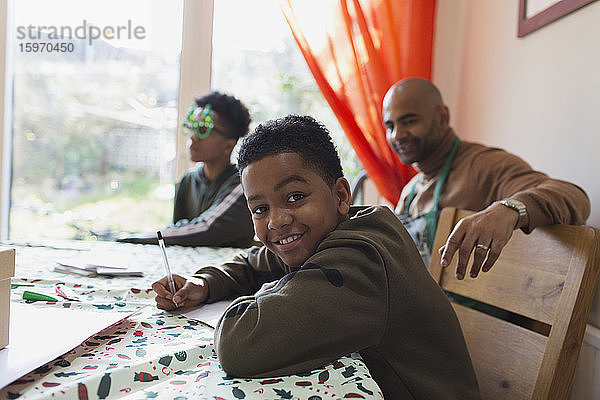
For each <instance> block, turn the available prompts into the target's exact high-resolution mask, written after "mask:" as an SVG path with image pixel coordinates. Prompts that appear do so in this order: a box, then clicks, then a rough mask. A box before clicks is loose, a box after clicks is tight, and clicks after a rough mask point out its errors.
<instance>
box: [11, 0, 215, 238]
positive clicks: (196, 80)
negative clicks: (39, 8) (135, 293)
mask: <svg viewBox="0 0 600 400" xmlns="http://www.w3.org/2000/svg"><path fill="white" fill-rule="evenodd" d="M14 1H16V0H8V1H1V2H0V21H3V22H4V26H5V27H6V28H5V29H0V241H2V240H6V239H8V227H9V218H10V180H11V178H12V171H11V169H12V139H13V138H12V93H13V86H12V79H10V80H9V79H8V77H12V65H13V60H12V52H13V51H14V49H10V48H9V47H8V44H9V43H11V42H12V40H13V37H14V29H13V27H12V25H9V24H11V23H12V21H9V20H8V15H12V14H13V12H12V8H11V7H12V6H13V4H14V3H13V2H14ZM213 1H214V0H183V22H182V23H183V28H182V43H181V57H180V60H179V68H180V69H179V89H178V94H177V120H178V121H182V120H183V118H184V117H185V116H186V115H187V111H188V109H189V107H190V105H191V104H192V103H193V101H194V98H195V97H196V96H198V95H200V94H202V93H206V92H208V91H209V90H210V77H211V56H212V30H213V29H212V27H213V10H214V3H213ZM176 135H177V138H176V149H175V164H176V167H175V177H174V178H175V182H177V181H178V180H179V178H180V177H181V176H182V175H183V174H184V173H185V171H187V170H188V169H189V168H191V167H192V166H193V163H192V161H191V160H190V159H189V155H188V150H187V139H186V138H185V137H184V136H183V135H181V126H180V124H177V133H176Z"/></svg>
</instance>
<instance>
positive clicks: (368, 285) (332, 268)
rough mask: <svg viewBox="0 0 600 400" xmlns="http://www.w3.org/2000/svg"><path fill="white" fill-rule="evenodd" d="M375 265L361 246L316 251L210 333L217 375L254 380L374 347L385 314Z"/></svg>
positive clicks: (244, 300) (375, 257) (242, 302)
mask: <svg viewBox="0 0 600 400" xmlns="http://www.w3.org/2000/svg"><path fill="white" fill-rule="evenodd" d="M385 276H386V275H385V271H384V267H383V262H382V260H381V257H380V256H379V254H378V253H377V251H376V250H375V249H374V248H373V247H371V246H370V245H367V244H362V245H356V246H354V247H343V248H340V247H337V248H330V249H326V250H322V251H320V252H319V253H317V254H316V255H315V256H313V257H311V258H310V259H309V260H308V261H307V263H305V264H304V265H303V266H302V267H301V268H300V269H299V270H298V271H294V272H291V273H289V274H287V275H285V276H284V277H283V278H281V279H280V280H279V281H278V282H277V284H275V285H274V286H273V287H271V288H270V289H266V290H261V291H260V292H259V293H258V294H257V295H256V296H245V297H240V298H238V299H237V300H236V301H234V302H233V303H232V304H231V305H230V306H229V308H228V309H227V311H226V312H225V313H224V315H223V317H222V318H221V320H220V321H219V324H218V325H217V329H216V331H215V346H216V349H217V355H218V356H219V360H220V362H221V365H222V366H223V369H224V370H225V372H227V373H228V374H230V375H232V376H242V377H261V376H277V375H282V374H293V373H300V372H304V371H308V370H311V369H314V368H317V367H320V366H322V365H324V364H326V363H328V362H331V361H333V360H335V359H337V358H339V357H340V356H343V355H346V354H348V353H350V352H353V351H358V350H360V349H364V348H367V347H371V346H374V345H376V344H378V343H379V341H380V340H381V336H382V335H383V332H384V331H385V329H384V326H385V323H386V318H385V315H386V312H387V303H386V299H387V293H386V287H387V285H386V279H385Z"/></svg>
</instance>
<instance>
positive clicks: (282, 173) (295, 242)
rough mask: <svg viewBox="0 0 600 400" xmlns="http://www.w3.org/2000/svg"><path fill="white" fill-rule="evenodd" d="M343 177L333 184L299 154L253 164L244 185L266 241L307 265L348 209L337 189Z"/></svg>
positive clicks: (291, 261)
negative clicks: (309, 166) (310, 166)
mask: <svg viewBox="0 0 600 400" xmlns="http://www.w3.org/2000/svg"><path fill="white" fill-rule="evenodd" d="M342 181H343V182H345V180H344V179H343V178H340V179H338V181H337V182H336V184H335V185H334V186H333V188H331V187H329V186H328V185H327V184H326V183H325V181H324V180H323V178H321V176H319V175H318V174H317V173H315V172H314V171H313V170H312V169H310V168H307V167H306V166H305V165H304V163H303V162H302V159H301V157H300V156H299V155H298V154H296V153H281V154H277V155H273V156H267V157H265V158H263V159H261V160H259V161H255V162H253V163H250V164H249V165H248V166H247V167H246V168H244V169H243V171H242V186H243V188H244V193H245V195H246V199H247V201H248V208H249V209H250V212H251V214H252V221H253V222H254V231H255V232H256V235H257V236H258V238H259V239H260V241H261V242H262V243H263V244H264V245H265V246H266V247H267V248H268V249H269V250H271V251H272V252H273V253H275V254H276V255H277V256H279V258H281V259H282V260H283V262H284V263H285V264H287V265H288V266H290V267H299V266H301V265H302V264H303V263H304V262H305V261H306V260H307V259H308V258H309V257H310V256H311V255H313V254H314V252H315V250H316V248H317V246H318V245H319V243H321V241H322V240H323V238H324V237H325V236H326V235H327V234H328V233H329V232H331V231H333V230H334V229H335V228H336V227H337V225H338V223H339V222H340V220H341V219H342V218H343V217H345V215H347V213H348V210H347V209H346V208H345V203H344V201H343V199H342V201H340V196H339V193H338V192H337V188H339V186H340V184H341V183H340V182H342ZM341 185H342V186H343V184H341ZM341 197H344V196H341ZM342 203H344V204H342Z"/></svg>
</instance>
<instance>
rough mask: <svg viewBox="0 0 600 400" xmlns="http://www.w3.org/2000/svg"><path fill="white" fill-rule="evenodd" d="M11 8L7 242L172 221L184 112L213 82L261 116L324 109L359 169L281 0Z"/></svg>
mask: <svg viewBox="0 0 600 400" xmlns="http://www.w3.org/2000/svg"><path fill="white" fill-rule="evenodd" d="M327 1H333V0H327ZM3 3H4V2H3ZM3 7H6V14H7V15H6V21H7V24H6V61H7V63H6V65H7V66H8V67H7V70H6V72H5V74H6V79H5V82H7V90H6V91H5V93H7V94H8V96H5V99H4V100H5V105H4V120H5V122H8V124H6V123H5V126H4V130H3V135H4V143H5V149H4V155H3V160H2V161H3V165H4V168H3V170H4V172H3V173H4V176H3V185H4V189H3V193H4V195H3V196H4V197H3V199H4V200H3V203H2V204H3V207H4V210H5V212H4V213H3V214H2V218H1V219H0V222H1V223H2V226H3V229H2V238H3V239H6V238H8V239H10V240H14V241H38V240H44V239H84V240H112V239H114V238H115V237H116V235H118V234H119V233H120V232H124V231H127V232H138V231H153V230H155V229H156V228H157V227H162V226H165V225H167V224H169V223H170V220H171V213H172V204H173V203H172V199H173V183H174V181H175V180H176V179H177V178H178V177H179V176H180V175H181V174H182V173H183V172H184V171H185V170H186V169H187V168H189V167H190V166H191V163H190V161H189V155H188V152H187V148H186V146H185V142H186V139H185V138H184V137H183V136H182V135H178V134H177V132H178V129H179V123H178V122H179V121H181V119H182V118H183V116H184V114H186V113H187V110H188V107H189V106H190V105H191V103H192V101H193V98H194V97H195V96H198V95H200V94H202V93H205V92H207V91H208V90H209V87H210V88H212V89H214V90H220V91H223V92H227V93H230V94H233V95H235V96H236V97H238V98H240V99H241V100H242V101H243V102H244V103H245V104H246V105H247V106H248V107H249V108H250V111H251V114H252V117H253V123H255V124H256V123H260V122H263V121H265V120H266V119H271V118H276V117H280V116H284V115H287V114H290V113H296V114H310V115H313V116H314V117H315V118H316V119H318V120H320V121H321V122H323V123H324V124H325V125H326V126H327V127H328V128H329V129H330V131H331V132H332V136H333V138H334V142H335V143H336V145H337V147H338V150H339V152H340V157H341V158H342V165H343V167H344V172H345V173H346V175H347V177H348V178H349V179H351V178H352V177H353V176H355V175H356V173H357V172H358V170H359V169H360V165H359V163H358V161H357V159H356V156H355V155H354V151H353V150H352V148H351V147H350V145H349V144H348V142H347V140H346V138H345V136H344V134H343V132H342V130H341V128H340V127H339V125H338V123H337V120H336V119H335V117H334V115H333V113H332V112H331V110H330V109H329V106H328V105H327V103H326V102H325V101H324V99H323V97H322V96H321V94H320V92H319V90H318V88H317V86H316V84H315V82H314V79H313V78H312V76H311V75H310V72H309V71H308V68H307V67H306V65H305V62H304V59H303V58H302V56H301V54H300V51H299V50H298V48H297V46H296V43H295V42H294V41H293V38H292V36H291V34H290V30H289V27H288V26H287V25H286V23H285V20H284V18H283V15H282V13H281V10H280V9H279V5H278V2H277V1H276V0H253V1H252V2H248V1H245V0H219V1H214V4H213V3H212V2H198V1H191V0H128V1H125V2H123V1H119V0H105V1H103V2H98V1H92V0H54V1H52V2H48V1H45V0H9V1H8V2H7V3H4V4H3V5H2V6H0V18H1V17H2V11H3V9H2V8H3ZM213 7H214V14H213ZM233 10H234V11H233ZM213 17H214V18H213ZM213 20H214V23H213ZM213 26H214V30H213ZM211 32H212V35H213V40H212V47H213V49H214V51H213V54H212V65H211V64H210V63H209V62H210V60H211V57H210V51H211V40H210V39H211ZM117 36H118V37H117ZM2 41H3V39H2V35H1V34H0V45H1V44H2ZM182 49H190V50H191V51H190V50H188V51H185V50H184V51H182ZM0 50H1V46H0ZM210 71H212V73H211V72H210ZM0 73H1V70H0ZM1 78H2V77H1V76H0V79H1ZM0 89H2V87H1V85H0ZM0 99H1V97H0ZM0 111H1V110H0ZM0 120H1V119H0ZM6 144H8V146H6ZM7 155H9V156H7ZM7 193H8V196H7V195H6V194H7ZM7 199H8V200H7ZM6 210H8V211H6ZM6 214H8V215H6ZM7 216H8V218H7ZM7 221H8V223H7ZM7 234H8V236H7Z"/></svg>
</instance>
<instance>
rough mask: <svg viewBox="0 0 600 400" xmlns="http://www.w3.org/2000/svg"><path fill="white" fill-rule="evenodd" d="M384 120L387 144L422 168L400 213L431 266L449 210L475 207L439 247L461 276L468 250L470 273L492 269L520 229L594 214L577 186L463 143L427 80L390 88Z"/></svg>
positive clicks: (491, 150) (500, 152)
mask: <svg viewBox="0 0 600 400" xmlns="http://www.w3.org/2000/svg"><path fill="white" fill-rule="evenodd" d="M383 120H384V123H385V127H386V137H387V141H388V143H389V144H390V146H391V147H392V148H393V149H394V150H395V151H396V153H397V154H398V156H399V157H400V160H401V161H402V162H403V163H404V164H410V165H412V166H413V167H414V168H415V169H416V170H417V171H418V174H417V175H416V176H415V177H414V178H413V179H412V180H411V181H410V182H408V184H407V185H406V186H405V187H404V189H403V190H402V194H401V196H400V200H399V202H398V204H397V206H396V213H397V214H398V215H399V216H400V218H401V219H402V220H403V222H404V223H405V226H406V227H407V229H408V230H409V232H410V233H411V235H412V236H413V239H414V240H415V242H416V243H417V247H419V251H420V252H421V256H422V257H423V259H424V261H425V264H426V265H429V257H430V255H431V251H432V250H434V249H432V248H431V247H432V245H433V238H434V237H435V230H436V228H437V218H438V215H439V210H442V209H443V208H444V207H456V208H461V209H467V210H473V211H478V212H477V213H476V214H473V215H471V216H469V217H466V218H463V219H462V220H460V221H459V223H458V224H457V225H456V227H455V228H454V230H453V232H452V233H451V235H450V237H449V238H448V241H447V242H446V244H445V246H444V247H443V248H442V250H441V251H442V260H441V263H442V266H447V265H449V264H450V261H451V260H452V257H453V256H454V253H456V252H458V263H457V267H456V277H457V278H458V279H463V278H464V276H465V274H466V267H467V261H468V259H469V256H470V255H471V253H474V254H473V264H472V267H471V269H470V271H469V272H470V276H471V277H473V278H475V277H477V276H478V274H479V271H480V270H481V271H484V272H487V271H489V270H490V268H491V267H492V265H493V264H494V262H495V261H496V260H497V258H498V256H499V255H500V252H501V251H502V248H503V247H504V246H505V245H506V243H507V242H508V240H509V239H510V237H511V236H512V232H513V231H514V230H515V229H521V230H523V231H524V232H525V233H529V232H531V231H532V230H533V229H535V228H536V227H538V226H544V225H551V224H573V225H580V224H584V223H585V221H586V219H587V217H588V216H589V214H590V201H589V199H588V197H587V195H586V194H585V192H584V191H583V190H582V189H581V188H579V187H578V186H575V185H573V184H571V183H568V182H564V181H560V180H555V179H551V178H549V177H548V176H547V175H546V174H544V173H542V172H538V171H534V170H533V169H531V167H530V166H529V165H528V164H527V163H526V162H525V161H523V160H522V159H520V158H519V157H517V156H515V155H513V154H510V153H507V152H505V151H503V150H501V149H497V148H491V147H487V146H483V145H480V144H476V143H469V142H465V141H461V140H460V139H459V138H458V137H457V136H456V134H455V133H454V131H453V129H452V128H451V127H450V112H449V110H448V107H446V106H445V105H444V102H443V100H442V96H441V94H440V92H439V90H438V89H437V88H436V87H435V86H434V85H433V84H432V83H431V82H430V81H428V80H425V79H420V78H410V79H405V80H402V81H400V82H398V83H396V84H395V85H393V86H392V87H391V88H390V89H389V91H388V92H387V94H386V96H385V98H384V100H383ZM435 250H437V249H435Z"/></svg>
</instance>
